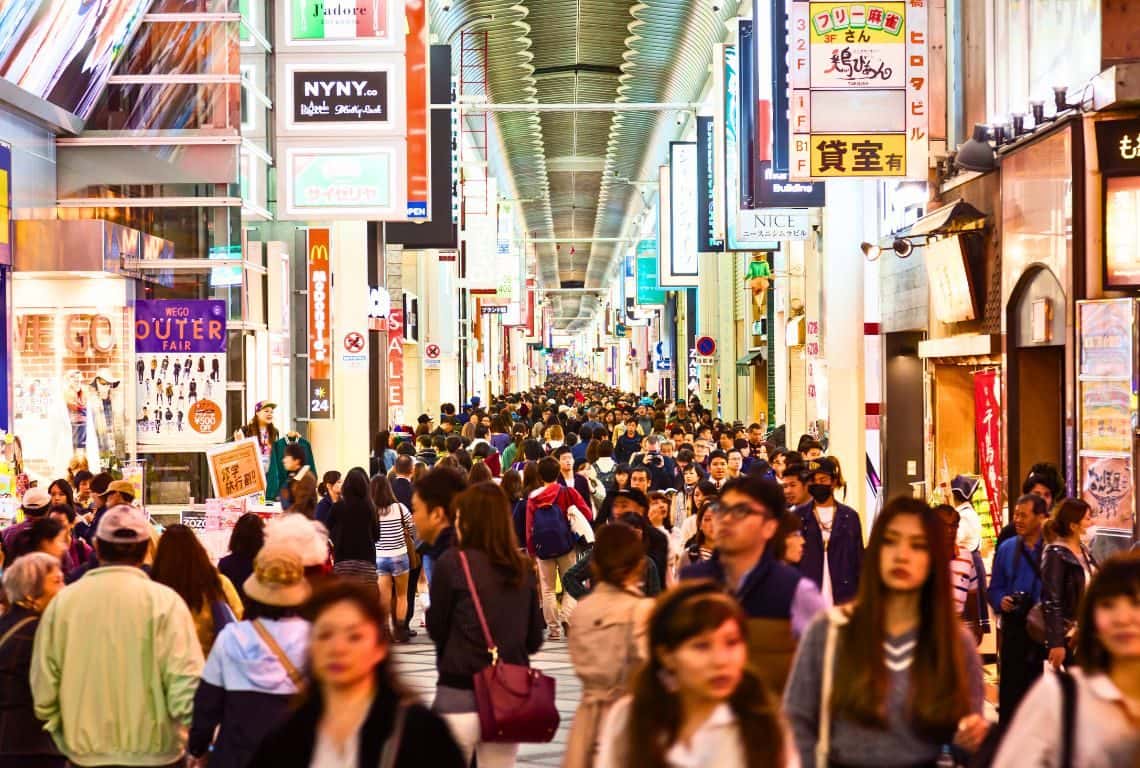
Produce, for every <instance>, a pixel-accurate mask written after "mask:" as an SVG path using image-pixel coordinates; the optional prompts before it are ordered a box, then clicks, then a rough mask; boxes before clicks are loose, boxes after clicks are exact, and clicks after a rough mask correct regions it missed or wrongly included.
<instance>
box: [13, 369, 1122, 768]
mask: <svg viewBox="0 0 1140 768" xmlns="http://www.w3.org/2000/svg"><path fill="white" fill-rule="evenodd" d="M275 411H276V406H275V405H274V403H272V402H269V401H263V402H261V403H258V406H257V409H256V415H255V416H254V417H253V418H252V419H251V420H250V422H249V424H248V425H247V426H246V427H244V428H243V429H242V430H241V431H240V434H241V435H242V436H243V437H250V438H254V439H255V440H256V443H257V446H258V448H259V456H260V458H261V460H262V461H263V463H264V465H265V468H266V470H267V473H268V474H269V476H270V477H271V478H272V494H267V495H268V496H270V498H271V500H273V499H275V500H276V501H275V503H274V505H272V506H270V507H256V508H251V509H250V510H249V511H248V513H247V514H244V515H241V516H240V517H237V516H236V515H235V517H236V518H237V519H236V520H231V521H228V522H227V526H228V527H230V528H232V530H230V532H229V533H228V542H227V544H228V545H227V546H225V547H222V546H221V544H222V543H223V542H224V539H218V538H217V536H218V533H219V532H217V531H210V532H209V534H204V533H203V532H202V531H201V530H200V526H196V525H195V521H194V520H193V519H191V518H187V517H183V518H181V520H179V519H177V518H175V519H165V518H163V517H162V516H157V515H156V516H157V517H159V519H158V520H156V519H155V517H152V514H151V513H154V510H153V509H152V510H150V512H149V513H148V510H147V509H146V508H145V507H144V506H143V504H142V503H141V502H142V499H140V498H138V495H137V493H136V490H135V487H134V485H132V483H130V482H128V481H127V480H126V479H123V478H121V477H116V476H113V475H111V474H109V473H105V472H104V473H97V474H91V473H90V472H87V471H86V470H85V469H84V468H83V467H81V466H78V465H77V466H75V467H73V468H72V471H70V472H69V473H68V475H67V476H66V477H62V478H43V479H42V481H41V480H36V479H33V480H32V483H31V485H30V487H29V488H28V489H27V490H26V491H25V492H23V493H22V496H21V497H20V499H19V505H20V506H19V512H18V515H17V517H16V519H15V520H14V521H13V524H12V525H10V526H9V527H7V528H5V529H4V530H3V531H2V532H0V557H2V558H3V559H2V565H3V574H2V584H3V594H2V599H0V768H6V767H7V766H13V768H70V767H72V766H75V767H78V768H96V767H97V766H98V767H101V766H132V767H133V768H166V767H167V766H181V767H182V768H206V767H207V766H208V767H209V768H246V767H247V766H253V767H255V768H280V767H284V768H294V767H295V768H376V767H377V766H379V767H380V768H413V766H415V767H416V768H419V767H420V766H432V768H435V767H437V766H438V767H440V768H451V767H453V766H454V768H470V767H471V766H478V767H479V768H511V767H512V766H525V765H562V766H565V768H626V767H629V768H642V767H643V766H644V767H645V768H698V767H699V768H738V767H741V768H769V767H771V768H799V767H800V766H803V767H804V768H816V767H818V768H872V767H873V768H950V767H951V766H961V767H962V768H967V767H969V768H974V767H975V766H978V767H980V768H984V767H985V766H1000V767H1001V768H1017V767H1019V766H1047V767H1048V768H1140V553H1137V552H1133V553H1129V552H1120V553H1116V554H1112V553H1107V552H1102V551H1101V550H1099V549H1098V550H1097V554H1100V555H1102V556H1101V557H1097V556H1096V555H1094V553H1093V551H1092V549H1091V548H1090V546H1089V531H1090V529H1091V526H1092V525H1093V521H1094V514H1093V510H1092V509H1090V507H1089V505H1088V504H1087V503H1085V501H1082V500H1081V499H1079V498H1073V497H1072V496H1071V495H1070V491H1069V489H1068V488H1067V487H1066V484H1065V481H1064V473H1063V472H1061V471H1060V470H1059V469H1058V468H1057V467H1055V466H1053V465H1051V464H1047V463H1038V464H1033V465H1032V466H1031V468H1030V470H1029V471H1028V472H1027V473H1026V475H1025V477H1024V478H1018V480H1019V482H1020V483H1021V484H1020V494H1019V495H1017V496H1016V497H1015V498H1014V499H1012V500H1011V501H1010V503H1009V505H1008V509H1001V510H996V513H995V514H994V515H993V517H994V521H995V522H996V523H1000V524H1003V525H1004V528H1003V527H1002V525H997V526H995V530H993V531H991V530H990V529H989V523H988V521H987V522H986V524H985V525H983V524H982V521H983V520H986V518H985V516H984V515H980V514H979V511H978V504H977V502H978V501H979V497H982V496H984V495H985V493H984V491H982V490H980V489H979V482H978V480H977V478H976V477H973V476H971V475H960V476H956V477H953V478H952V479H950V480H948V481H947V483H946V486H945V488H944V489H943V491H944V492H943V493H941V494H940V495H936V497H932V498H931V499H929V500H928V499H920V498H913V497H910V496H907V497H898V498H891V499H881V500H877V501H874V502H867V501H864V499H863V498H862V497H863V494H861V493H860V492H858V491H859V489H856V488H854V487H851V488H848V487H847V482H846V480H845V478H844V469H843V467H844V466H845V465H846V466H850V464H849V463H848V462H847V461H846V460H845V461H843V462H842V463H841V461H840V456H839V455H837V453H838V451H834V450H833V441H832V435H830V434H829V433H828V432H827V431H826V429H824V430H815V431H813V432H812V433H811V434H805V435H802V436H801V437H800V438H799V439H798V440H797V439H794V438H795V436H794V435H791V436H789V435H788V434H787V429H786V427H783V426H781V427H776V428H775V429H770V430H769V429H766V428H765V427H764V426H763V425H761V424H758V423H751V424H746V423H741V422H729V421H725V420H723V419H720V418H718V417H717V412H716V408H715V403H714V404H712V405H711V406H710V404H709V403H708V402H702V401H701V399H700V398H698V397H696V396H692V397H690V398H687V399H679V400H672V401H666V400H664V399H663V398H661V397H659V396H657V395H652V394H650V393H647V392H622V391H619V390H615V389H613V388H611V387H607V386H605V385H602V384H600V383H597V382H594V381H588V380H586V379H582V378H579V377H576V376H573V375H568V374H556V375H551V376H550V377H548V378H547V380H546V381H544V382H543V384H542V385H540V386H538V387H535V388H533V389H531V390H527V391H523V392H516V393H509V394H505V395H496V396H494V397H491V398H489V399H487V400H486V401H484V400H482V399H481V398H479V397H473V398H471V400H470V401H469V402H467V403H463V404H460V405H458V406H456V405H453V404H450V403H444V404H442V405H441V406H440V407H439V408H438V410H436V409H434V408H433V409H432V412H430V413H424V414H422V415H419V416H418V418H415V419H413V421H414V423H413V424H393V425H391V427H390V428H389V429H385V430H384V431H382V432H380V433H379V434H377V435H375V437H374V439H373V440H372V441H371V451H370V454H369V455H362V456H360V457H354V458H353V460H352V461H351V462H345V465H343V466H330V465H331V464H333V463H334V462H331V461H330V460H329V459H328V457H326V456H321V455H317V456H314V444H310V443H309V442H308V440H307V439H306V435H303V434H300V433H298V432H295V431H291V430H290V429H289V425H286V424H281V425H275V423H274V416H275ZM789 437H791V438H793V439H792V440H791V441H790V442H789ZM317 452H318V453H320V451H319V450H318V451H317ZM318 460H319V461H320V462H321V465H322V469H323V473H321V474H318V473H317V469H316V467H317V461H318ZM947 474H949V473H947ZM852 485H854V483H852ZM928 502H929V503H928ZM985 514H990V513H989V512H986V513H985ZM160 522H161V524H160ZM221 549H224V550H225V551H224V552H219V550H221ZM219 555H220V556H219Z"/></svg>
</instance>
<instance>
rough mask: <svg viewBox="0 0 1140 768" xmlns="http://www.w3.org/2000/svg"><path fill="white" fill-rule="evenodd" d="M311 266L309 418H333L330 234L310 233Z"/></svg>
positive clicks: (309, 258)
mask: <svg viewBox="0 0 1140 768" xmlns="http://www.w3.org/2000/svg"><path fill="white" fill-rule="evenodd" d="M308 264H309V286H308V287H309V418H310V419H328V418H331V417H332V407H331V404H332V391H331V390H332V318H331V317H330V306H329V289H330V288H331V286H332V281H331V276H332V269H331V264H330V262H329V230H328V229H317V228H313V229H310V230H309V231H308Z"/></svg>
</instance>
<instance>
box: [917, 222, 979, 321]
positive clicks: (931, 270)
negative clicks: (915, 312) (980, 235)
mask: <svg viewBox="0 0 1140 768" xmlns="http://www.w3.org/2000/svg"><path fill="white" fill-rule="evenodd" d="M923 256H924V261H925V262H926V275H927V279H928V280H929V281H930V303H931V304H932V305H933V309H934V315H935V317H937V318H938V322H940V323H960V322H963V321H966V320H973V319H974V317H975V315H976V311H975V308H974V293H973V291H972V290H971V287H970V272H969V270H968V269H966V254H965V253H964V252H963V250H962V241H961V239H960V238H958V236H957V235H955V236H953V237H945V238H942V239H941V240H935V241H933V242H930V243H927V245H926V251H925V253H924V254H923Z"/></svg>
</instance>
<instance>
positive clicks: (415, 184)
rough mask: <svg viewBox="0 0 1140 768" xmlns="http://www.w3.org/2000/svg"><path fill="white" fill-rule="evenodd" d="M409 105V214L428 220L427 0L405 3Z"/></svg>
mask: <svg viewBox="0 0 1140 768" xmlns="http://www.w3.org/2000/svg"><path fill="white" fill-rule="evenodd" d="M404 24H405V32H404V36H405V47H404V56H405V58H406V60H407V89H408V90H407V102H408V116H407V120H408V169H407V174H408V210H407V216H408V218H409V219H412V220H423V219H426V218H428V200H429V185H430V183H431V174H430V169H429V168H428V161H429V156H428V140H429V127H428V55H427V54H428V24H427V0H405V3H404Z"/></svg>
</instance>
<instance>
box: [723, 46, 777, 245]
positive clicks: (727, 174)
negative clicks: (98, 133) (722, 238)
mask: <svg viewBox="0 0 1140 768" xmlns="http://www.w3.org/2000/svg"><path fill="white" fill-rule="evenodd" d="M739 89H740V73H739V72H738V70H737V57H736V47H735V46H731V45H730V46H727V47H725V49H724V157H725V161H724V176H723V177H722V178H723V179H724V180H725V190H726V191H725V194H724V199H725V206H726V208H727V215H726V216H725V234H726V242H725V245H726V246H727V248H728V250H730V251H775V250H778V249H779V247H780V243H779V242H778V241H772V240H745V239H744V238H742V237H741V236H740V235H739V234H738V233H737V231H736V228H737V226H738V224H739V222H738V219H739V218H740V211H741V208H740V162H739V160H738V158H739V157H740V144H739V129H740V128H739V123H740V107H739V104H738V101H739V99H740V90H739Z"/></svg>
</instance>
